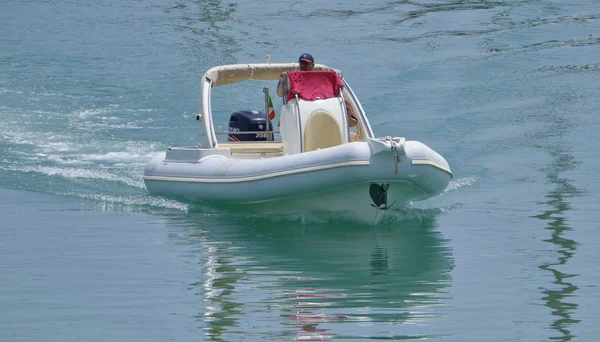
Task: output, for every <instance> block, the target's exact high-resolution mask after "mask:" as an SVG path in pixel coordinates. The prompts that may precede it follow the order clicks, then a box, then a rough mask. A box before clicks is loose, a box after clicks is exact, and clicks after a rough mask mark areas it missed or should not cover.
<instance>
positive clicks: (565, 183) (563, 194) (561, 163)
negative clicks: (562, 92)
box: [536, 147, 580, 341]
mask: <svg viewBox="0 0 600 342" xmlns="http://www.w3.org/2000/svg"><path fill="white" fill-rule="evenodd" d="M551 155H552V157H553V158H554V160H555V161H554V163H553V165H552V166H551V167H550V168H549V169H548V170H549V172H548V180H549V181H550V183H552V184H553V185H555V186H556V188H555V189H554V190H552V191H550V192H549V193H548V195H547V196H546V197H547V199H548V200H547V201H546V202H544V204H546V205H548V206H550V208H549V209H548V210H547V211H545V212H544V213H542V214H540V215H537V216H536V217H537V218H539V219H541V220H545V221H548V227H547V228H546V229H548V230H549V231H550V232H551V234H552V237H551V238H550V239H547V240H544V241H546V242H549V243H552V244H554V245H555V246H556V247H557V248H558V250H557V254H558V260H557V261H556V262H553V263H547V264H543V265H541V266H540V268H541V269H542V270H545V271H548V272H551V273H552V274H553V276H554V279H555V280H554V282H553V284H554V285H556V286H557V287H558V288H554V289H550V288H547V289H544V290H543V294H544V297H543V299H544V301H546V306H548V307H549V308H550V309H551V310H552V315H554V316H555V317H556V320H555V321H554V322H553V323H552V325H551V327H552V329H554V330H556V331H557V332H559V333H560V335H559V336H554V337H552V338H551V339H553V340H559V341H570V340H571V339H572V338H573V337H574V336H573V335H571V330H570V329H569V328H570V326H571V325H573V324H575V323H579V322H580V321H579V320H576V319H573V318H571V315H572V314H573V313H574V311H575V310H576V309H577V304H575V303H571V302H569V301H568V299H569V297H572V296H574V294H575V292H576V291H577V290H578V289H579V288H578V287H577V286H576V285H575V284H574V283H573V279H574V278H575V277H576V274H568V273H564V272H561V271H560V269H561V267H562V266H564V265H566V264H567V262H568V261H569V259H571V258H572V257H573V255H574V254H575V251H576V249H577V242H575V241H573V240H571V239H568V238H566V237H565V236H564V234H565V233H567V232H569V231H571V230H572V229H571V227H569V226H568V225H567V220H566V218H565V216H566V213H567V211H569V210H570V209H571V207H570V205H569V203H568V202H567V200H568V198H570V197H573V196H578V195H580V191H579V190H577V189H576V188H575V187H574V186H573V185H571V184H570V183H569V180H568V179H565V178H561V177H560V176H559V175H560V173H562V172H565V171H569V170H572V169H573V168H574V166H575V164H576V163H575V161H574V158H573V157H572V156H571V155H570V154H568V153H566V152H565V151H562V150H561V148H560V147H559V148H557V149H556V150H554V151H552V152H551Z"/></svg>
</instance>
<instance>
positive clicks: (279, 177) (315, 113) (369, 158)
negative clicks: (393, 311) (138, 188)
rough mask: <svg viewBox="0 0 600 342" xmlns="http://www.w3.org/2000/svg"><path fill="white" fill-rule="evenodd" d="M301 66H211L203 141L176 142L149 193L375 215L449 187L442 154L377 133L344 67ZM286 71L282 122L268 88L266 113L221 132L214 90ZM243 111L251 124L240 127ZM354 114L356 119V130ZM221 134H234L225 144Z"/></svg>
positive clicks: (159, 161) (148, 174)
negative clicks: (274, 117)
mask: <svg viewBox="0 0 600 342" xmlns="http://www.w3.org/2000/svg"><path fill="white" fill-rule="evenodd" d="M297 65H298V64H296V63H264V64H236V65H225V66H218V67H214V68H212V69H210V70H208V71H207V72H206V74H205V75H204V77H203V79H202V96H201V102H202V104H201V108H202V111H201V113H200V114H198V115H197V119H198V121H199V123H200V142H199V145H198V146H192V147H190V146H185V147H171V148H169V149H168V150H167V151H166V152H164V153H161V154H159V155H157V156H156V157H154V158H153V159H152V160H151V161H150V162H149V163H148V165H147V166H146V169H145V172H144V182H145V184H146V187H147V189H148V191H149V192H150V193H151V194H155V195H162V196H167V197H175V198H185V199H187V200H193V201H203V202H206V203H209V204H210V203H213V204H216V205H218V204H235V205H236V206H240V205H241V206H243V207H246V208H248V209H251V210H259V211H263V212H268V213H282V214H283V213H303V212H347V213H348V214H351V215H353V216H355V217H357V218H360V219H364V220H372V219H374V218H376V217H381V216H382V214H384V213H385V212H386V211H387V210H388V209H390V208H392V207H400V206H401V205H402V204H405V203H406V202H409V201H415V200H423V199H427V198H430V197H432V196H435V195H437V194H439V193H441V192H442V191H443V190H444V189H445V188H446V186H447V185H448V182H449V181H450V179H451V178H452V172H451V171H450V167H449V166H448V163H447V162H446V160H445V159H444V158H443V157H442V156H440V155H439V154H438V153H436V152H435V151H433V150H432V149H430V148H429V147H427V146H426V145H424V144H422V143H420V142H418V141H409V140H405V138H402V137H383V138H376V137H375V136H374V135H373V131H372V129H371V126H370V125H369V121H368V119H367V116H366V114H365V112H364V110H363V108H362V107H361V105H360V103H359V101H358V99H357V98H356V96H355V95H354V93H353V92H352V90H351V88H350V86H349V85H348V84H347V83H346V81H345V80H344V78H343V76H342V75H341V73H340V72H339V71H337V70H334V69H331V68H329V67H327V66H324V65H318V64H317V65H316V66H315V71H295V70H296V68H297ZM283 72H288V75H289V84H290V90H289V93H288V94H284V96H285V99H284V104H283V106H282V108H281V114H280V121H279V125H277V124H273V123H271V120H268V119H267V118H266V115H265V113H268V112H270V106H269V103H270V96H269V95H268V89H266V88H265V90H266V96H265V113H260V112H258V111H247V112H241V113H237V114H239V115H237V116H235V115H232V117H231V118H230V127H229V130H228V131H227V132H217V131H215V125H214V124H213V119H214V118H213V115H212V111H211V108H212V103H211V91H212V89H213V88H215V87H221V86H225V85H229V84H234V83H238V82H242V81H246V80H251V79H253V80H263V81H272V83H273V85H275V84H276V81H278V79H279V77H280V75H281V74H282V73H283ZM286 90H287V89H286ZM234 114H236V113H234ZM349 114H352V118H353V119H349ZM244 118H245V119H246V120H247V122H248V123H249V124H248V125H246V126H245V127H246V128H245V129H244V127H242V128H240V127H241V124H240V122H241V120H242V119H244ZM350 120H353V121H354V120H356V121H357V123H356V124H355V125H354V127H352V128H351V127H350V126H349V121H350ZM252 122H254V123H255V125H251V123H252ZM257 122H258V124H256V123H257ZM353 123H355V122H353ZM236 125H237V126H236ZM273 126H275V127H273ZM277 129H278V130H277ZM219 133H221V134H224V135H223V136H224V137H228V140H227V141H219V140H223V139H217V136H218V134H219ZM232 133H235V134H232Z"/></svg>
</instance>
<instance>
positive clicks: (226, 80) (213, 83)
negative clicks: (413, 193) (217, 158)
mask: <svg viewBox="0 0 600 342" xmlns="http://www.w3.org/2000/svg"><path fill="white" fill-rule="evenodd" d="M294 70H298V63H254V64H229V65H220V66H216V67H213V68H211V69H209V70H208V71H207V72H206V73H205V74H204V77H202V84H201V88H202V90H201V92H202V93H201V95H200V104H199V107H200V108H201V111H200V113H199V114H197V115H196V119H197V120H198V121H199V123H200V139H199V147H200V148H215V147H216V146H217V145H218V141H217V133H216V132H215V129H214V123H213V117H212V106H211V90H212V88H216V87H221V86H225V85H229V84H235V83H240V82H244V81H247V80H251V79H252V80H262V81H277V80H279V76H280V75H281V74H282V73H283V72H289V71H294ZM314 70H320V71H335V72H336V73H337V74H338V75H339V76H340V79H341V80H342V82H343V84H344V90H343V92H344V93H347V94H349V96H350V97H351V98H352V101H353V102H354V103H355V104H356V105H357V106H356V107H357V108H358V114H359V116H360V117H359V120H361V121H362V123H363V125H362V126H363V129H365V135H366V137H368V138H373V137H374V135H373V130H372V129H371V125H370V124H369V120H368V119H367V116H366V114H365V111H364V109H363V108H362V105H361V104H360V101H358V98H357V97H356V95H355V94H354V92H353V91H352V89H351V88H350V86H349V85H348V83H347V82H346V80H344V77H343V75H342V73H341V71H340V70H337V69H334V68H330V67H328V66H326V65H323V64H315V67H314Z"/></svg>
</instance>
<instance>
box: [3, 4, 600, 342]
mask: <svg viewBox="0 0 600 342" xmlns="http://www.w3.org/2000/svg"><path fill="white" fill-rule="evenodd" d="M1 8H2V10H1V11H0V23H2V24H1V27H2V30H0V38H1V39H0V151H2V159H1V160H2V163H0V214H1V218H2V220H1V222H2V223H1V224H0V269H1V270H2V276H1V277H0V308H2V310H0V340H2V341H80V340H86V341H167V340H179V341H192V340H193V341H205V340H206V341H241V340H245V341H271V340H356V341H362V340H371V339H390V340H401V339H405V340H416V339H425V338H428V339H430V340H445V341H515V340H517V341H545V340H558V341H571V340H579V341H594V340H596V339H597V337H596V336H597V335H598V333H600V328H598V325H597V324H596V321H597V316H598V315H599V314H600V309H598V308H600V296H599V295H598V290H597V284H598V283H599V282H600V266H599V265H600V263H599V262H598V261H599V259H598V257H597V254H596V251H597V250H598V248H599V247H600V233H598V231H597V230H596V228H597V221H598V219H599V218H600V212H599V209H598V203H600V199H599V194H600V182H599V181H598V178H597V177H596V174H597V173H598V170H600V155H599V152H598V148H597V146H596V145H597V144H596V141H597V137H596V136H597V133H596V132H598V131H599V129H600V127H599V120H598V119H597V113H598V111H599V109H600V100H599V97H598V94H600V85H599V82H598V76H599V75H600V62H598V57H597V56H599V55H600V54H599V52H600V51H599V50H600V44H599V42H600V22H599V20H598V18H599V17H600V4H599V3H597V2H594V1H585V0H582V1H577V2H572V1H569V2H567V1H563V2H559V1H510V2H501V1H497V2H482V1H454V2H449V1H426V2H398V1H387V2H386V1H376V2H371V3H368V4H363V3H359V2H329V3H327V4H322V3H318V2H302V1H300V2H295V1H282V2H277V3H274V2H273V3H268V2H267V3H261V4H257V3H252V2H240V3H237V2H222V1H144V2H125V3H122V2H118V1H103V2H91V1H44V2H40V1H35V2H34V1H12V0H9V1H4V2H3V3H2V6H1ZM303 52H310V53H312V54H313V56H315V58H316V60H317V62H319V63H324V64H327V65H330V66H333V67H336V68H338V69H341V70H342V71H343V73H344V75H345V78H346V79H347V80H348V82H349V83H350V84H351V86H352V88H353V90H354V92H355V93H356V94H357V96H358V97H359V99H360V100H361V103H362V105H363V107H364V108H365V110H366V111H367V113H368V114H369V119H370V121H371V124H372V126H373V129H374V131H375V134H376V135H378V136H387V135H394V136H404V137H406V138H408V139H414V140H419V141H422V142H424V143H426V144H427V145H429V146H431V147H432V148H434V149H435V150H436V151H438V152H440V154H442V155H443V156H444V157H446V159H447V160H448V162H449V163H450V165H451V167H452V170H453V172H454V175H455V178H454V179H453V181H452V182H451V183H450V186H449V187H448V189H447V190H446V191H445V192H444V193H443V194H441V195H440V196H438V197H435V198H433V199H431V200H428V201H424V202H416V203H412V204H411V205H410V206H408V207H407V208H402V209H401V210H399V211H398V212H396V215H395V216H394V217H393V218H391V219H389V220H387V221H385V222H382V223H380V224H378V225H376V226H363V225H361V224H360V223H357V222H353V221H348V220H344V219H343V218H339V217H335V216H331V217H322V216H321V217H313V216H310V215H297V216H288V217H267V216H264V215H262V214H260V213H256V214H247V213H246V214H240V213H235V212H225V211H220V210H215V209H211V208H207V207H205V206H203V205H200V204H195V203H185V202H179V201H174V200H169V199H164V198H160V197H153V196H150V195H148V193H147V192H146V190H145V188H144V185H143V180H142V173H143V167H144V165H145V164H146V162H147V161H148V160H149V159H150V158H151V157H152V156H153V155H155V154H156V153H158V152H160V151H163V150H164V149H166V148H167V147H168V146H171V145H193V144H195V143H196V141H197V135H198V131H197V126H196V125H197V123H196V121H195V113H196V112H197V110H198V93H199V84H200V82H199V80H200V78H201V76H202V75H203V73H204V72H205V71H206V70H207V69H209V68H210V67H212V66H215V65H220V64H227V63H244V62H262V61H264V59H265V56H266V55H267V54H268V55H270V56H271V60H272V61H274V62H288V61H294V60H296V59H297V58H298V56H299V55H300V54H301V53H303ZM259 93H260V94H262V88H261V89H260V90H259ZM253 96H254V94H249V95H247V96H246V95H239V97H238V98H236V99H235V101H236V102H237V103H240V106H242V108H226V106H225V107H224V108H223V109H222V111H219V112H218V113H217V114H216V115H215V119H216V120H217V121H219V120H220V124H222V125H224V124H225V122H226V120H227V118H228V110H229V111H231V110H238V109H244V108H246V106H250V105H251V104H252V102H246V101H251V99H253ZM221 99H222V100H229V101H231V102H233V99H230V98H227V97H226V96H225V95H222V96H221Z"/></svg>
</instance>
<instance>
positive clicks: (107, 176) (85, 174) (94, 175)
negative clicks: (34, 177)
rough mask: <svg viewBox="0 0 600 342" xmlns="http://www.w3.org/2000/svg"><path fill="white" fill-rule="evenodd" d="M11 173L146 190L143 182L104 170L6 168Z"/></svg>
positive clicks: (39, 167)
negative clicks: (82, 180)
mask: <svg viewBox="0 0 600 342" xmlns="http://www.w3.org/2000/svg"><path fill="white" fill-rule="evenodd" d="M4 169H8V170H10V171H20V172H35V173H41V174H43V175H46V176H60V177H64V178H71V179H78V178H85V179H100V180H106V181H112V182H121V183H125V184H127V185H129V186H132V187H136V188H144V183H143V180H142V179H141V178H140V179H139V180H134V179H129V178H125V177H121V176H118V175H115V174H112V173H109V172H106V171H104V170H94V169H82V168H72V167H57V166H25V167H15V166H13V167H5V168H4Z"/></svg>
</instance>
